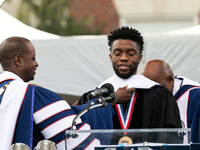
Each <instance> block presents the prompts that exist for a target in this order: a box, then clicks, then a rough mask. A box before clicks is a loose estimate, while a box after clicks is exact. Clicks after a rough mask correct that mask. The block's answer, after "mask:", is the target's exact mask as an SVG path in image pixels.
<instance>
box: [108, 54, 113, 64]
mask: <svg viewBox="0 0 200 150" xmlns="http://www.w3.org/2000/svg"><path fill="white" fill-rule="evenodd" d="M109 57H110V61H111V63H112V55H111V53H110V54H109Z"/></svg>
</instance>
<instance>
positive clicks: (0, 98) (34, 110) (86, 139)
mask: <svg viewBox="0 0 200 150" xmlns="http://www.w3.org/2000/svg"><path fill="white" fill-rule="evenodd" d="M0 62H1V65H2V68H3V70H4V71H3V73H1V74H0V121H1V123H0V149H1V150H9V149H10V146H11V145H12V144H14V143H24V144H26V145H28V146H29V147H30V149H33V148H34V147H35V146H36V145H37V143H38V142H39V141H41V140H44V139H47V140H51V141H53V142H54V143H55V144H56V146H57V149H58V150H64V149H65V146H66V147H67V149H70V150H71V149H94V147H95V146H98V145H100V144H106V143H109V138H108V139H107V138H105V137H103V139H102V140H101V139H98V137H96V136H95V135H93V134H90V133H89V132H88V133H84V134H80V135H79V136H78V137H77V138H72V137H71V136H68V137H66V138H67V141H66V143H67V144H65V139H64V136H65V131H66V130H70V129H71V126H72V121H73V119H74V118H75V117H76V115H77V114H78V113H79V112H81V111H82V110H83V109H84V108H85V107H86V106H87V104H85V105H82V106H70V105H69V104H68V103H67V102H66V101H65V100H63V99H62V98H61V97H60V96H59V95H57V94H56V93H54V92H52V91H50V90H48V89H45V88H43V87H40V86H36V85H32V84H29V83H27V82H29V81H31V80H33V79H34V76H35V74H36V68H37V67H38V63H37V62H36V54H35V48H34V46H33V44H32V43H31V42H30V41H29V40H28V39H26V38H22V37H10V38H8V39H6V40H4V41H3V42H2V44H1V45H0ZM112 114H113V112H112V106H111V105H110V104H107V106H106V107H103V108H96V109H92V110H90V111H89V112H88V113H86V114H85V115H83V116H82V117H81V118H79V119H78V120H77V122H75V123H76V124H75V125H76V128H77V130H90V129H112V128H113V125H112Z"/></svg>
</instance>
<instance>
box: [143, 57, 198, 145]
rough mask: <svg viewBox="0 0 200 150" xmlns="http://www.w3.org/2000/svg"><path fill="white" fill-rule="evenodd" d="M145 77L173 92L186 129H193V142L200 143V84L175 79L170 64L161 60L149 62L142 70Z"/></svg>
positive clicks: (183, 78)
mask: <svg viewBox="0 0 200 150" xmlns="http://www.w3.org/2000/svg"><path fill="white" fill-rule="evenodd" d="M141 74H142V75H144V76H145V77H147V78H149V79H151V80H153V81H155V82H158V83H160V84H161V85H163V86H165V87H166V88H167V89H168V90H169V91H171V92H172V93H173V95H174V97H175V99H176V102H177V104H178V107H179V110H180V115H181V120H182V121H183V127H184V128H191V141H192V142H193V143H195V142H198V143H199V142H200V130H199V128H200V126H199V125H200V124H199V123H200V84H199V83H198V82H195V81H192V80H190V79H187V78H185V77H183V76H176V77H174V73H173V71H172V70H171V68H170V66H169V64H167V63H166V62H165V61H163V60H160V59H153V60H150V61H148V62H147V63H146V64H145V65H144V66H143V68H142V69H141Z"/></svg>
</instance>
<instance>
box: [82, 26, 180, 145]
mask: <svg viewBox="0 0 200 150" xmlns="http://www.w3.org/2000/svg"><path fill="white" fill-rule="evenodd" d="M143 44H144V41H143V37H142V36H141V34H140V33H139V32H138V31H137V30H136V29H132V28H129V27H121V28H119V29H116V30H114V31H112V32H111V34H110V35H108V45H109V46H110V49H109V50H110V54H109V57H110V61H111V63H112V66H113V69H114V72H115V74H114V75H113V76H112V77H110V78H108V79H107V80H105V81H104V82H102V83H101V84H100V85H99V86H98V88H100V87H101V86H102V85H103V84H105V83H111V84H112V85H113V86H114V91H115V92H116V93H117V94H118V95H119V100H118V101H117V103H118V104H116V105H114V106H113V108H114V110H115V113H116V114H115V116H114V117H113V125H114V129H141V128H143V129H144V128H180V127H181V120H180V114H179V110H178V106H177V104H176V101H175V99H174V97H173V95H172V94H171V92H170V91H169V90H167V89H166V88H165V87H163V86H161V85H160V84H158V83H156V82H153V81H151V80H149V79H148V78H146V77H144V76H142V75H137V67H138V65H139V63H140V62H141V60H142V51H143ZM85 95H87V93H86V94H84V95H83V96H82V97H81V98H80V101H82V100H83V99H84V97H85ZM80 103H81V102H80ZM120 103H121V104H120ZM125 136H126V135H125ZM149 141H151V142H152V141H153V142H156V141H155V139H154V140H149ZM149 141H148V142H149ZM164 141H165V140H164ZM133 142H134V141H133ZM174 142H175V141H174Z"/></svg>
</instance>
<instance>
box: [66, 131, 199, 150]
mask: <svg viewBox="0 0 200 150" xmlns="http://www.w3.org/2000/svg"><path fill="white" fill-rule="evenodd" d="M190 131H191V129H190V128H159V129H126V130H121V129H116V130H115V129H113V130H110V129H109V130H76V131H75V133H73V134H76V135H77V136H81V135H82V134H90V135H91V136H90V137H88V138H97V139H99V140H100V143H101V145H95V146H94V150H199V149H200V144H198V143H194V144H193V143H191V133H190ZM66 133H68V135H70V134H72V132H71V131H70V130H67V131H66ZM122 137H126V138H123V139H122V140H120V139H121V138H122ZM129 139H131V142H130V141H129Z"/></svg>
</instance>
